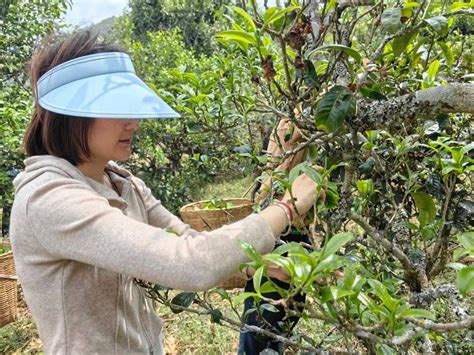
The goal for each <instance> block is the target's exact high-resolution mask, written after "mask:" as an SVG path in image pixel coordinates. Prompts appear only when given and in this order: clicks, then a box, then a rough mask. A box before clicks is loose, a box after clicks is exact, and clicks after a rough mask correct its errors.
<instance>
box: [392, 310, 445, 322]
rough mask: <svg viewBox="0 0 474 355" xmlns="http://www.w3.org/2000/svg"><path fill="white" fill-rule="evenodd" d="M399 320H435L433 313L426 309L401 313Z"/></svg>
mask: <svg viewBox="0 0 474 355" xmlns="http://www.w3.org/2000/svg"><path fill="white" fill-rule="evenodd" d="M400 317H401V318H407V317H412V318H426V319H431V320H435V319H436V317H435V315H434V314H433V313H431V312H430V311H428V310H426V309H419V308H410V309H407V310H405V311H403V312H401V313H400Z"/></svg>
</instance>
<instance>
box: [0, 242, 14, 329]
mask: <svg viewBox="0 0 474 355" xmlns="http://www.w3.org/2000/svg"><path fill="white" fill-rule="evenodd" d="M0 246H2V247H4V246H8V247H9V246H10V243H9V242H8V241H2V240H0ZM16 280H17V277H16V272H15V264H14V263H13V253H12V252H11V251H9V252H7V253H5V254H1V255H0V327H2V326H4V325H5V324H8V323H11V322H14V321H15V320H16V316H17V314H16V311H17V297H18V293H17V292H18V291H17V285H16Z"/></svg>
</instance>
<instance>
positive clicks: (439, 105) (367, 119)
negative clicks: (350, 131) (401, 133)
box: [349, 83, 474, 130]
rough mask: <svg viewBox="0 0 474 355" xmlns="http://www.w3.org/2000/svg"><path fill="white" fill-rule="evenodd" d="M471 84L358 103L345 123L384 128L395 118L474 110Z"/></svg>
mask: <svg viewBox="0 0 474 355" xmlns="http://www.w3.org/2000/svg"><path fill="white" fill-rule="evenodd" d="M473 102H474V84H470V83H469V84H468V83H466V84H464V83H453V84H447V85H441V86H437V87H434V88H429V89H425V90H420V91H416V92H414V93H411V94H408V95H403V96H400V97H396V98H393V99H390V100H387V101H367V100H363V101H360V103H359V111H358V113H357V115H356V116H355V117H354V119H353V120H351V122H349V124H350V125H351V126H354V127H356V128H360V129H362V130H369V129H374V128H375V127H381V126H384V127H387V126H389V125H390V124H391V123H394V122H396V121H400V122H401V121H403V122H407V121H414V120H417V119H425V118H428V117H435V116H437V115H439V114H441V113H470V114H473V113H474V105H472V103H473Z"/></svg>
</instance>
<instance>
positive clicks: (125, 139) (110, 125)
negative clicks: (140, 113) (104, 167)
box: [88, 118, 138, 162]
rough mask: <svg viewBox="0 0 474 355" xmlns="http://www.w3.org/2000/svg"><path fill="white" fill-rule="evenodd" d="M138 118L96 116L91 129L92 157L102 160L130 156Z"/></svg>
mask: <svg viewBox="0 0 474 355" xmlns="http://www.w3.org/2000/svg"><path fill="white" fill-rule="evenodd" d="M137 129H138V121H137V120H126V119H112V118H96V119H95V120H94V123H93V124H92V127H91V128H90V131H89V140H88V141H89V149H90V152H91V155H92V159H93V160H96V161H100V162H107V161H109V160H127V159H128V158H130V154H131V146H132V139H133V134H134V133H135V131H136V130H137Z"/></svg>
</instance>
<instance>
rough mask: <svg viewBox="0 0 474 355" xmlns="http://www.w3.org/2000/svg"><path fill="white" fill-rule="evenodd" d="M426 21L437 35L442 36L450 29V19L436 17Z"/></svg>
mask: <svg viewBox="0 0 474 355" xmlns="http://www.w3.org/2000/svg"><path fill="white" fill-rule="evenodd" d="M425 21H426V23H427V24H428V25H430V26H431V28H432V29H433V30H434V31H435V32H436V33H437V34H442V33H444V32H445V31H446V30H447V29H448V19H447V18H446V17H444V16H435V17H432V18H429V19H427V20H425Z"/></svg>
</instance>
